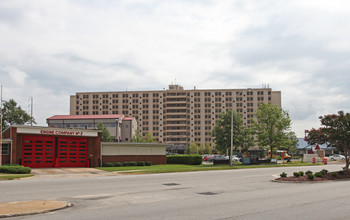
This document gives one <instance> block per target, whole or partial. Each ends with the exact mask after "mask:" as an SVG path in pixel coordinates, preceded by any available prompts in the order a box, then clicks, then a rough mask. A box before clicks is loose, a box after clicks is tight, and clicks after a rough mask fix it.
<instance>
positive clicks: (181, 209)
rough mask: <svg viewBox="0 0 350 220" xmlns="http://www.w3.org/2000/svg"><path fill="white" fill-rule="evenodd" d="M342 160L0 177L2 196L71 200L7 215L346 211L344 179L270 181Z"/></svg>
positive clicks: (263, 215)
mask: <svg viewBox="0 0 350 220" xmlns="http://www.w3.org/2000/svg"><path fill="white" fill-rule="evenodd" d="M341 167H342V165H326V166H313V167H285V168H261V169H241V170H225V171H207V172H188V173H170V174H151V175H125V176H98V177H81V178H78V177H74V178H70V177H66V178H64V177H63V178H62V177H59V178H55V177H50V178H31V179H25V180H17V181H0V202H9V201H27V200H44V199H46V200H64V201H68V202H71V203H73V205H74V206H73V207H71V208H68V209H64V210H60V211H56V212H52V213H46V214H40V215H32V216H22V217H13V218H11V219H50V220H54V219H284V220H285V219H349V218H350V209H349V207H350V199H349V198H350V190H349V186H350V181H338V182H326V183H313V184H305V183H303V184H296V183H275V182H271V180H272V179H274V178H276V177H277V176H278V175H279V174H280V173H282V172H283V171H286V172H287V173H288V174H289V175H292V173H293V172H294V171H307V170H312V171H320V170H322V169H323V168H326V169H328V170H329V171H335V170H340V169H341Z"/></svg>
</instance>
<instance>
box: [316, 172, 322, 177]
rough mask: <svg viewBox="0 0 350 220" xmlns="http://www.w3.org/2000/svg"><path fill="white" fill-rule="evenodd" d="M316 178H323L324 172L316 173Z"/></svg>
mask: <svg viewBox="0 0 350 220" xmlns="http://www.w3.org/2000/svg"><path fill="white" fill-rule="evenodd" d="M315 176H316V177H323V173H322V172H316V173H315Z"/></svg>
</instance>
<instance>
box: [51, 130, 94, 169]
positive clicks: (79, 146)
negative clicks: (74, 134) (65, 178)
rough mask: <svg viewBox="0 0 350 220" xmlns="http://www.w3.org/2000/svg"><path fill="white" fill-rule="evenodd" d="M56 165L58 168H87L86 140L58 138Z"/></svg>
mask: <svg viewBox="0 0 350 220" xmlns="http://www.w3.org/2000/svg"><path fill="white" fill-rule="evenodd" d="M57 152H58V153H57V154H58V164H59V166H60V167H87V166H88V147H87V138H68V137H60V138H58V151H57Z"/></svg>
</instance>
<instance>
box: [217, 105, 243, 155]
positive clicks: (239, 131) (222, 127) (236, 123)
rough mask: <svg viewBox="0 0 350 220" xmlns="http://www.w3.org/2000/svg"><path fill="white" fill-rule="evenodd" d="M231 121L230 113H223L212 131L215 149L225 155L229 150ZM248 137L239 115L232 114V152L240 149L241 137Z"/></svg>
mask: <svg viewBox="0 0 350 220" xmlns="http://www.w3.org/2000/svg"><path fill="white" fill-rule="evenodd" d="M231 121H232V111H231V110H229V111H226V112H223V113H222V114H221V115H220V118H219V119H218V120H217V121H216V124H215V126H214V128H213V130H212V133H211V135H212V137H214V142H215V144H216V146H215V148H216V149H217V150H218V151H219V152H221V153H226V151H227V150H229V149H230V148H231ZM245 135H249V134H248V133H245V126H244V125H243V122H242V119H241V115H240V114H239V113H237V112H233V140H232V141H233V148H234V149H233V150H234V151H237V150H238V148H239V147H242V144H243V137H244V136H245Z"/></svg>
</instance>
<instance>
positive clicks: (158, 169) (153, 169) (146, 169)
mask: <svg viewBox="0 0 350 220" xmlns="http://www.w3.org/2000/svg"><path fill="white" fill-rule="evenodd" d="M311 165H321V164H311V163H301V162H292V163H288V164H262V165H242V164H241V163H236V162H235V163H234V166H232V167H230V166H228V165H215V166H214V165H205V164H202V165H181V164H165V165H152V166H130V167H97V169H101V170H105V171H110V172H122V173H147V174H150V173H173V172H189V171H210V170H230V169H249V168H267V167H286V166H311Z"/></svg>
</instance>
